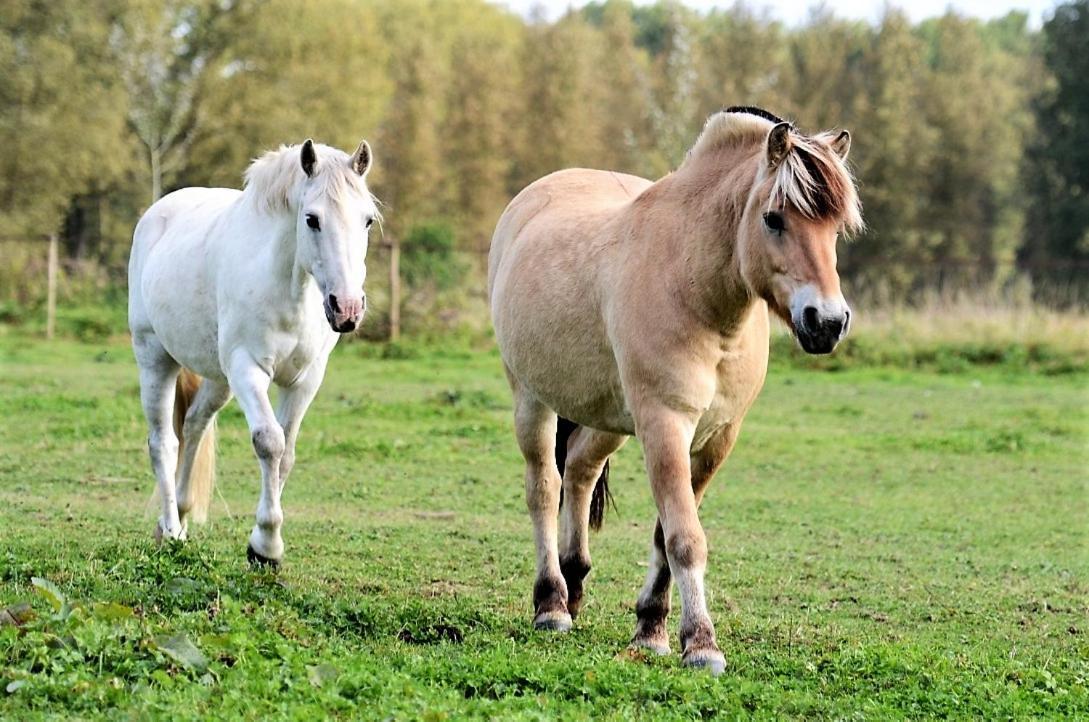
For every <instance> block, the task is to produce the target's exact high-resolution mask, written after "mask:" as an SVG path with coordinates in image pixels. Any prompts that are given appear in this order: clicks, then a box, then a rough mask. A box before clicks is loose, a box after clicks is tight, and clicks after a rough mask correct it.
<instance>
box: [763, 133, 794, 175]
mask: <svg viewBox="0 0 1089 722" xmlns="http://www.w3.org/2000/svg"><path fill="white" fill-rule="evenodd" d="M789 152H790V123H779V124H777V125H776V126H775V127H774V128H772V129H771V132H770V133H768V168H773V169H774V168H777V167H778V166H779V163H780V162H781V161H782V160H783V158H785V157H786V154H787V153H789Z"/></svg>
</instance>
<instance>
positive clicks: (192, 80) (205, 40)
mask: <svg viewBox="0 0 1089 722" xmlns="http://www.w3.org/2000/svg"><path fill="white" fill-rule="evenodd" d="M249 9H250V5H249V3H247V2H246V1H245V0H167V1H166V2H163V1H161V0H128V2H127V7H126V9H125V12H124V13H122V14H121V16H120V17H119V19H118V21H117V23H116V24H115V26H114V28H113V32H112V33H111V38H110V45H111V48H112V49H113V51H114V53H115V56H116V59H117V64H118V67H119V70H120V73H121V77H122V79H123V81H124V85H125V89H126V90H127V92H128V121H129V125H130V127H131V129H132V132H133V134H134V135H135V136H136V138H137V139H138V140H139V141H140V143H141V144H142V146H143V148H144V153H145V155H146V158H147V174H148V182H149V190H150V193H149V195H150V200H151V202H154V201H156V200H157V199H158V198H159V197H160V196H161V195H162V194H163V182H164V178H167V177H169V176H168V174H170V173H172V172H177V171H178V170H179V169H180V168H181V167H182V166H183V164H184V163H185V161H186V154H187V151H188V148H189V146H190V144H191V143H192V141H193V139H194V137H195V136H196V133H197V130H198V128H199V127H200V126H201V124H202V123H205V122H208V120H207V118H206V116H205V115H204V113H202V102H203V95H204V93H205V92H206V90H207V85H208V83H209V82H210V81H211V80H212V79H213V78H214V77H215V74H216V72H217V71H220V70H221V69H222V67H221V65H220V63H219V61H220V59H221V57H222V55H223V52H224V50H225V48H226V47H227V44H228V43H229V41H230V39H232V38H233V37H236V36H237V35H238V34H240V33H241V32H242V28H243V25H244V19H245V15H246V14H247V12H248V11H249Z"/></svg>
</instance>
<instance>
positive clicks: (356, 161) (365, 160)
mask: <svg viewBox="0 0 1089 722" xmlns="http://www.w3.org/2000/svg"><path fill="white" fill-rule="evenodd" d="M371 157H372V156H371V145H370V143H368V142H367V141H365V140H364V141H360V143H359V147H358V148H356V149H355V153H352V158H351V160H349V161H348V163H349V164H350V165H351V166H352V170H354V171H355V172H356V173H358V174H359V175H361V176H365V175H367V171H369V170H370V169H371Z"/></svg>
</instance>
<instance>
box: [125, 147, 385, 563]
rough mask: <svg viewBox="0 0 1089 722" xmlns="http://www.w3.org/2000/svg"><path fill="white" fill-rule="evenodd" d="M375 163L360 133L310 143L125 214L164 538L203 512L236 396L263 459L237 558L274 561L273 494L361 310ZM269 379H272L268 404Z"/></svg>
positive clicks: (278, 547)
mask: <svg viewBox="0 0 1089 722" xmlns="http://www.w3.org/2000/svg"><path fill="white" fill-rule="evenodd" d="M370 165H371V150H370V146H369V145H367V143H366V141H364V142H362V143H360V145H359V147H358V148H357V149H356V151H355V153H354V154H353V155H352V156H351V157H349V156H348V154H346V153H344V152H342V151H339V150H336V149H335V148H329V147H327V146H323V145H315V144H314V143H313V142H312V141H309V140H308V141H306V142H305V143H303V144H302V145H301V146H291V147H283V148H281V149H280V150H278V151H273V152H270V153H267V154H265V155H264V156H262V157H261V158H259V159H258V160H256V161H255V162H254V163H253V164H252V165H251V166H250V167H249V170H247V171H246V185H245V190H243V191H238V190H231V189H226V188H185V189H182V190H179V191H176V192H174V193H171V194H170V195H168V196H166V197H164V198H162V199H161V200H159V201H158V202H157V203H155V204H154V205H152V206H151V208H149V209H148V211H147V212H146V213H145V214H144V216H143V217H142V218H141V219H140V222H139V224H138V225H137V226H136V232H135V234H134V238H133V248H132V256H131V259H130V261H129V328H130V329H131V331H132V344H133V348H134V350H135V353H136V361H137V363H138V365H139V367H140V397H141V401H142V403H143V407H144V413H145V414H146V416H147V422H148V429H149V437H148V449H149V451H150V455H151V466H152V469H153V470H154V472H155V478H156V480H157V482H158V490H159V496H160V499H161V502H162V515H161V516H160V518H159V523H158V527H157V529H156V534H157V536H159V537H160V538H162V537H166V538H170V539H184V538H185V536H186V531H187V525H188V521H189V519H194V520H196V521H203V518H204V517H205V515H206V512H207V508H208V504H209V501H210V497H211V492H212V483H213V472H214V455H215V446H214V435H215V430H214V429H215V427H214V420H215V416H216V414H217V413H218V412H219V410H220V409H221V408H223V406H224V405H225V404H226V403H227V401H229V400H230V398H231V396H232V394H233V395H234V396H236V397H237V398H238V403H239V405H240V406H241V407H242V411H243V412H244V413H245V415H246V421H247V423H248V425H249V428H250V432H251V434H252V438H253V448H254V451H255V452H256V453H257V459H258V461H259V462H260V465H261V497H260V501H259V502H258V506H257V524H256V526H255V527H254V529H253V533H252V534H251V535H250V543H249V549H248V556H249V558H250V561H251V562H254V563H263V564H271V565H274V566H275V565H277V564H279V562H280V560H281V558H282V557H283V553H284V545H283V540H282V538H281V535H280V528H281V525H282V523H283V510H282V508H281V506H280V495H281V492H282V491H283V486H284V481H285V480H286V479H287V476H288V474H289V473H291V467H292V465H293V464H294V461H295V440H296V438H297V436H298V433H299V425H300V424H301V422H302V419H303V415H304V414H305V413H306V409H307V407H308V406H309V405H310V402H311V401H312V400H313V398H314V395H315V394H316V393H317V390H318V387H319V386H320V385H321V381H322V377H323V376H324V375H325V366H326V362H327V360H328V358H329V353H330V351H332V349H333V346H334V345H335V344H336V342H337V339H338V335H337V334H338V333H346V332H348V331H352V330H353V329H355V327H356V326H357V325H358V324H359V323H360V321H361V320H362V318H363V313H364V310H365V307H366V300H365V296H364V295H363V279H364V276H365V275H366V267H365V265H364V258H365V256H366V252H367V234H368V229H369V228H370V227H371V224H372V222H373V221H374V219H375V218H376V217H377V215H378V211H377V208H376V206H375V203H374V200H373V198H372V197H371V194H370V192H369V191H368V190H367V186H366V182H365V176H366V174H367V171H368V169H369V168H370ZM198 376H199V377H202V379H203V380H201V378H198ZM272 384H276V385H277V386H279V387H280V389H281V394H280V402H279V408H278V409H277V410H276V411H273V409H272V406H271V404H270V403H269V395H268V391H269V387H270V386H271V385H272ZM172 416H173V419H174V424H173V425H172V423H171V417H172ZM179 434H180V441H181V444H180V450H181V459H180V463H179V459H178V456H179Z"/></svg>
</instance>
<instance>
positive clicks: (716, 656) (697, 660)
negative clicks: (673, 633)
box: [681, 649, 726, 677]
mask: <svg viewBox="0 0 1089 722" xmlns="http://www.w3.org/2000/svg"><path fill="white" fill-rule="evenodd" d="M681 661H682V662H683V663H684V666H685V667H691V668H692V669H706V670H707V671H708V672H710V673H711V676H712V677H717V676H719V675H720V674H722V673H723V672H725V671H726V658H725V657H724V656H722V652H720V651H718V650H717V649H695V650H692V651H690V652H685V653H684V657H682V658H681Z"/></svg>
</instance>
